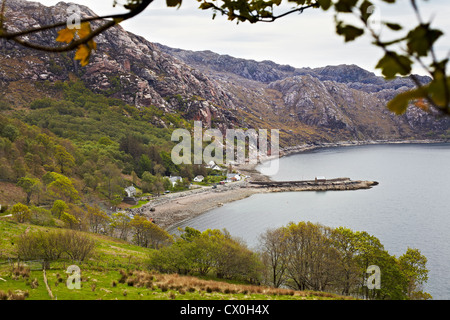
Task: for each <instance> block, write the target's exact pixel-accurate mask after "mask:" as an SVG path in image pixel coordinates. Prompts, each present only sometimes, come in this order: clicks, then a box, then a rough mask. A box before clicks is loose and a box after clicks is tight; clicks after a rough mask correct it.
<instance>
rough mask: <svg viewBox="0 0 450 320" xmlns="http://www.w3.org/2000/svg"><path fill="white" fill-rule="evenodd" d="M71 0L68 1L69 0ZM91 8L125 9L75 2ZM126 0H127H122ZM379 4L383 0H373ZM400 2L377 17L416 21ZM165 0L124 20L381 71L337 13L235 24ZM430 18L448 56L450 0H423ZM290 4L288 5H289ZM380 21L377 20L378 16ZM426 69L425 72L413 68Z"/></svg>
mask: <svg viewBox="0 0 450 320" xmlns="http://www.w3.org/2000/svg"><path fill="white" fill-rule="evenodd" d="M38 2H41V3H42V4H44V5H54V4H56V3H58V2H59V0H39V1H38ZM68 2H69V1H68ZM70 2H74V3H77V4H81V5H86V6H88V7H90V8H91V9H92V10H93V11H95V12H96V13H97V14H99V15H104V14H108V13H119V12H124V9H123V8H120V7H116V8H113V7H112V3H113V0H97V1H92V0H78V1H70ZM122 2H123V0H122ZM373 2H375V3H377V2H378V3H379V2H380V1H376V0H375V1H373ZM397 2H399V4H396V5H390V4H381V5H380V6H378V5H377V9H376V11H375V14H374V17H375V18H376V17H378V16H382V18H383V20H388V21H390V22H403V23H405V25H408V23H409V24H411V26H412V23H414V24H415V25H416V21H417V20H416V18H415V15H414V13H413V11H412V8H411V6H410V3H409V1H407V0H398V1H397ZM165 3H166V1H165V0H155V1H154V3H152V4H151V5H150V6H149V7H148V8H147V10H146V11H144V12H143V13H141V14H140V15H139V16H137V17H135V18H133V19H131V20H129V21H125V22H123V23H122V26H123V27H124V28H125V29H126V30H127V31H130V32H133V33H135V34H138V35H141V36H143V37H145V38H146V39H147V40H149V41H151V42H158V43H161V44H164V45H167V46H170V47H174V48H181V49H187V50H195V51H201V50H211V51H214V52H217V53H220V54H229V55H231V56H234V57H238V58H245V59H253V60H257V61H262V60H272V61H274V62H277V63H280V64H289V65H292V66H294V67H311V68H313V67H322V66H326V65H337V64H356V65H359V66H360V67H362V68H365V69H367V70H370V71H372V72H376V73H377V74H379V70H375V68H374V67H375V65H376V63H377V61H378V60H379V59H380V58H381V57H382V52H381V50H380V49H378V48H375V47H374V46H373V45H371V44H370V39H368V38H367V37H366V38H364V39H358V40H356V41H354V42H350V43H344V41H343V38H342V37H339V36H338V35H336V33H335V27H334V19H333V12H331V11H330V12H326V13H324V12H323V11H322V10H306V11H305V12H304V13H303V14H301V15H299V14H293V15H290V16H286V17H284V18H281V19H279V20H277V21H275V22H272V23H257V24H249V23H248V22H245V23H239V24H236V22H231V21H228V20H227V19H226V17H225V16H220V15H218V16H217V17H216V19H215V20H212V12H211V11H210V10H207V11H202V10H199V9H197V8H198V2H197V1H195V0H184V2H183V5H182V6H181V8H180V9H176V8H168V7H167V6H166V5H165ZM418 3H419V4H420V8H421V9H422V11H423V17H424V19H425V20H430V19H432V21H433V23H432V26H434V27H437V28H439V29H441V30H443V31H444V33H446V36H445V37H443V38H441V39H440V40H439V42H438V55H439V56H440V57H444V56H448V55H449V50H450V46H449V45H448V44H449V43H450V19H449V17H450V4H449V1H448V0H429V1H427V2H425V1H418ZM287 8H289V5H287ZM374 21H376V19H375V20H374ZM414 71H415V72H417V73H421V74H423V71H422V70H420V69H419V68H418V69H415V70H414Z"/></svg>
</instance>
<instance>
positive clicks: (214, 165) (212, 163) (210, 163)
mask: <svg viewBox="0 0 450 320" xmlns="http://www.w3.org/2000/svg"><path fill="white" fill-rule="evenodd" d="M205 167H206V168H209V169H213V170H219V171H222V170H223V169H222V168H221V167H219V166H218V165H217V164H216V163H215V162H214V161H212V160H211V161H210V162H208V164H207V165H206V166H205Z"/></svg>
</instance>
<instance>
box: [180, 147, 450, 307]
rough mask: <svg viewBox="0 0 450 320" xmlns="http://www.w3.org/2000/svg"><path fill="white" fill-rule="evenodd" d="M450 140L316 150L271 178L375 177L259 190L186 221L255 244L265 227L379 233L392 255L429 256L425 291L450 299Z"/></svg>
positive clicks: (288, 161) (287, 161)
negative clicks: (353, 184)
mask: <svg viewBox="0 0 450 320" xmlns="http://www.w3.org/2000/svg"><path fill="white" fill-rule="evenodd" d="M449 160H450V144H394V145H366V146H352V147H336V148H324V149H316V150H313V151H308V152H303V153H298V154H294V155H290V156H286V157H283V158H281V159H280V160H279V161H280V162H279V170H278V172H277V173H276V174H274V175H273V176H271V179H272V180H277V181H282V180H284V181H286V180H309V179H314V178H315V177H316V176H325V177H326V178H338V177H348V178H351V179H352V180H375V181H378V182H379V185H377V186H375V187H373V188H371V189H367V190H354V191H325V192H316V191H308V192H282V193H264V194H255V195H253V196H251V197H249V198H246V199H243V200H239V201H236V202H232V203H228V204H225V205H224V206H222V207H219V208H216V209H214V210H211V211H209V212H207V213H205V214H202V215H201V216H198V217H196V218H193V219H190V220H187V221H185V222H183V223H182V224H181V225H179V227H182V228H183V227H185V226H190V227H193V228H196V229H198V230H201V231H203V230H206V229H208V228H211V229H224V228H225V229H227V230H228V231H229V232H230V233H231V235H233V236H235V237H239V238H241V239H242V240H244V241H245V242H246V243H247V244H248V246H249V247H250V248H255V247H256V246H257V245H258V237H259V235H260V234H262V233H263V232H264V231H265V230H267V229H268V228H276V227H280V226H284V225H287V224H288V223H289V222H299V221H311V222H314V223H321V224H323V225H326V226H329V227H339V226H344V227H348V228H350V229H352V230H355V231H356V230H359V231H366V232H368V233H369V234H371V235H373V236H375V237H377V238H378V239H379V240H380V241H381V243H382V244H383V245H384V247H385V249H386V250H387V251H388V252H389V253H390V254H391V255H396V256H400V255H402V254H403V253H405V252H406V250H407V248H408V247H410V248H417V249H419V250H420V252H421V253H422V254H423V255H425V256H426V257H427V259H428V263H427V267H428V269H429V280H428V282H427V284H426V285H425V287H424V290H425V291H426V292H428V293H430V294H431V295H432V296H433V299H443V300H444V299H445V300H449V299H450V230H449V227H450V161H449Z"/></svg>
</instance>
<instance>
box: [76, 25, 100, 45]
mask: <svg viewBox="0 0 450 320" xmlns="http://www.w3.org/2000/svg"><path fill="white" fill-rule="evenodd" d="M77 32H78V36H79V37H80V39H83V38H86V37H88V36H89V35H90V34H91V32H92V29H91V24H90V23H89V22H83V23H82V24H81V26H80V28H79V29H78V30H77ZM86 45H87V46H88V47H89V49H91V50H92V49H93V50H97V43H96V42H95V41H94V39H91V40H89V41H88V42H87V43H86Z"/></svg>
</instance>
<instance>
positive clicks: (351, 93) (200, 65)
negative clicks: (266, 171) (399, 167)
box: [158, 44, 449, 144]
mask: <svg viewBox="0 0 450 320" xmlns="http://www.w3.org/2000/svg"><path fill="white" fill-rule="evenodd" d="M158 46H159V47H160V48H161V49H162V50H163V51H165V52H167V53H169V54H171V55H173V56H176V57H177V58H179V59H181V60H183V61H184V62H186V63H187V64H190V65H192V66H193V67H195V68H197V69H199V70H202V71H203V72H204V73H206V74H207V75H208V76H209V77H211V78H214V79H215V80H216V81H218V82H219V83H221V84H222V86H224V87H227V88H229V90H232V91H233V92H234V93H235V95H237V96H240V97H246V98H245V99H242V98H241V101H242V100H244V101H246V102H247V104H245V107H243V108H241V109H244V110H246V111H247V113H249V114H253V115H255V116H256V117H257V115H258V114H260V115H263V118H264V119H266V120H267V119H271V120H272V124H275V123H276V124H277V125H278V128H280V129H282V131H283V132H285V133H286V135H287V136H285V137H284V138H285V140H287V141H289V143H290V144H292V143H299V142H301V141H317V140H319V141H328V142H331V141H336V140H346V139H349V140H395V139H409V138H418V139H426V138H441V137H443V136H444V137H446V136H448V133H449V132H448V129H449V120H448V119H437V118H436V117H435V116H431V115H429V114H427V113H425V112H424V111H422V110H420V109H417V108H411V109H410V110H408V112H407V113H406V114H405V115H402V116H396V115H394V114H392V113H391V112H389V110H387V109H386V104H387V102H388V101H389V100H390V99H392V98H393V97H395V96H396V95H397V94H398V93H400V92H403V91H405V90H408V89H411V88H413V87H414V86H415V84H414V82H413V81H412V80H411V79H410V78H409V77H405V78H397V79H394V80H390V81H386V80H385V79H383V78H382V77H379V76H376V75H375V74H374V73H372V72H369V71H367V70H364V69H362V68H360V67H358V66H355V65H339V66H326V67H323V68H315V69H311V68H293V67H291V66H283V65H279V64H276V63H274V62H271V61H262V62H257V61H253V60H244V59H237V58H233V57H230V56H227V55H219V54H216V53H212V52H210V51H202V52H193V51H186V50H181V49H173V48H169V47H166V46H163V45H160V44H158ZM417 77H418V78H419V80H420V81H421V82H422V83H424V84H425V83H428V82H429V81H430V78H429V77H426V76H417ZM243 88H247V89H243ZM248 88H252V90H248ZM262 97H265V99H263V98H262ZM254 101H258V103H257V104H255V103H252V102H254ZM236 104H237V105H240V104H239V102H236ZM241 105H242V103H241ZM267 110H270V112H265V111H267ZM259 120H262V119H261V117H260V119H259ZM254 122H255V121H254ZM256 122H258V121H257V120H256Z"/></svg>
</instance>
